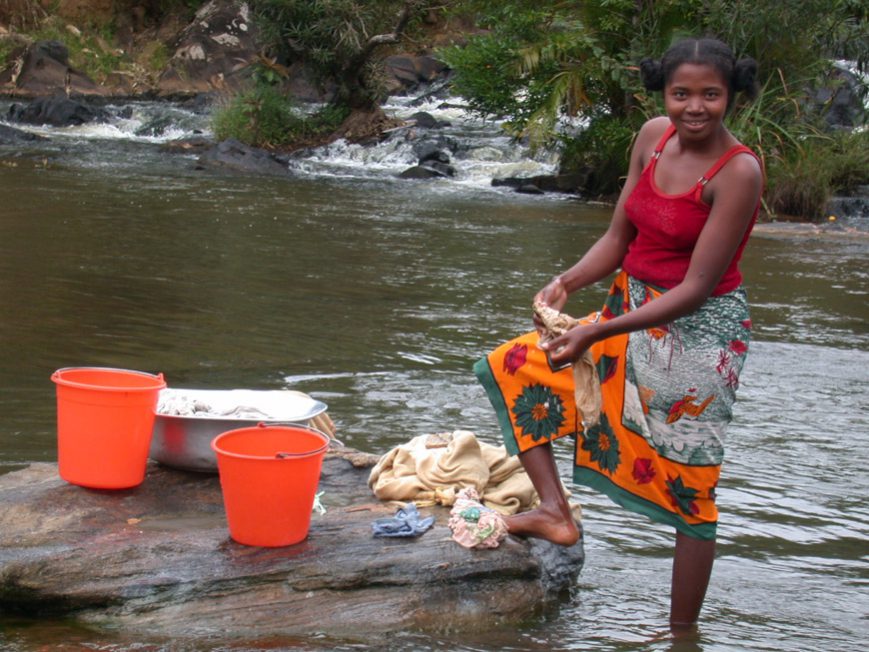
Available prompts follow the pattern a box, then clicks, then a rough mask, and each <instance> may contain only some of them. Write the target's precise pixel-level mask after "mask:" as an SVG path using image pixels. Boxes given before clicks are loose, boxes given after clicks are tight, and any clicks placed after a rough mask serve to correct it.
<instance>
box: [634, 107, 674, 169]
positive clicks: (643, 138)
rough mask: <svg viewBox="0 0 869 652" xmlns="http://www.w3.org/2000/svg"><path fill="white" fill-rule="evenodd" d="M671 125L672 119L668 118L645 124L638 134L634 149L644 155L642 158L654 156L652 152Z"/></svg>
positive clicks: (648, 121) (652, 120) (660, 118)
mask: <svg viewBox="0 0 869 652" xmlns="http://www.w3.org/2000/svg"><path fill="white" fill-rule="evenodd" d="M669 125H670V119H669V118H668V117H667V116H660V117H657V118H651V119H650V120H646V122H645V123H643V126H642V127H640V130H639V131H638V132H637V138H636V140H635V141H634V147H635V148H636V149H637V150H638V151H639V152H641V153H642V158H643V159H647V158H648V157H649V156H651V154H652V150H654V149H655V146H656V145H657V144H658V141H659V140H661V137H662V136H663V135H664V132H665V131H666V130H667V127H668V126H669Z"/></svg>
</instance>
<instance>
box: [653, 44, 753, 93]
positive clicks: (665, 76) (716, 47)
mask: <svg viewBox="0 0 869 652" xmlns="http://www.w3.org/2000/svg"><path fill="white" fill-rule="evenodd" d="M683 63H696V64H702V65H707V66H712V67H713V68H715V69H716V70H717V71H718V72H719V73H720V74H721V76H722V77H723V78H724V80H725V81H726V82H727V88H728V91H729V92H728V95H727V106H728V108H729V107H730V105H732V104H733V100H734V98H735V97H736V94H737V93H739V92H740V91H741V92H743V93H745V94H746V95H748V97H752V98H753V97H754V96H755V95H756V94H757V62H756V61H755V60H754V59H752V58H751V57H746V58H744V59H739V60H737V59H736V57H735V56H734V54H733V50H731V49H730V47H729V46H728V45H727V44H725V43H722V42H721V41H719V40H718V39H714V38H687V39H683V40H681V41H679V42H678V43H675V44H674V45H672V46H670V49H669V50H667V51H666V52H665V53H664V56H663V57H661V59H660V60H655V59H643V60H642V61H640V77H641V78H642V80H643V86H645V87H646V90H650V91H660V90H663V89H664V86H665V85H666V84H667V81H668V80H669V79H670V77H671V76H672V75H673V73H674V72H675V71H676V68H678V67H679V66H681V65H682V64H683Z"/></svg>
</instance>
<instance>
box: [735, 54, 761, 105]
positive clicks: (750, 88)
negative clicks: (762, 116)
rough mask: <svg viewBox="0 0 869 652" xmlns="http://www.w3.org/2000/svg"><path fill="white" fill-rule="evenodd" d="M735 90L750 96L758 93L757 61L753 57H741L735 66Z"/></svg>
mask: <svg viewBox="0 0 869 652" xmlns="http://www.w3.org/2000/svg"><path fill="white" fill-rule="evenodd" d="M733 90H735V91H737V92H739V91H742V92H743V93H745V94H746V95H748V96H749V97H754V96H755V95H757V61H755V60H754V59H752V58H751V57H746V58H744V59H740V60H739V61H737V62H736V64H735V65H734V66H733Z"/></svg>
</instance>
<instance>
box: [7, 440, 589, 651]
mask: <svg viewBox="0 0 869 652" xmlns="http://www.w3.org/2000/svg"><path fill="white" fill-rule="evenodd" d="M376 459H377V458H376V457H375V456H373V455H368V454H365V453H360V452H357V451H344V452H342V453H330V455H329V456H328V457H327V458H326V459H325V460H324V463H323V473H322V477H321V481H320V486H319V489H318V490H319V491H321V492H323V495H322V498H321V501H322V503H323V505H324V506H325V507H326V513H325V514H318V513H317V512H314V514H313V516H312V520H311V528H310V532H309V535H308V538H307V539H306V540H305V541H303V542H302V543H299V544H297V545H294V546H287V547H284V548H256V547H248V546H243V545H240V544H238V543H235V542H234V541H232V539H230V537H229V533H228V530H227V527H226V520H225V516H224V511H223V502H222V496H221V493H220V483H219V479H218V477H217V476H216V475H212V474H197V473H187V472H182V471H178V470H175V469H170V468H166V467H163V466H161V465H158V464H153V463H152V464H151V465H149V467H148V472H147V475H146V478H145V481H144V483H143V484H142V485H140V486H139V487H136V488H135V489H129V490H123V491H98V490H90V489H85V488H81V487H76V486H73V485H70V484H68V483H66V482H64V481H63V480H61V479H60V477H59V476H58V473H57V466H56V465H55V464H45V463H40V464H33V465H31V466H29V467H27V468H25V469H22V470H20V471H15V472H12V473H8V474H6V475H3V476H0V613H5V614H21V615H28V616H37V617H38V616H45V615H50V616H53V617H56V616H58V615H62V616H66V617H68V618H70V619H72V620H74V621H77V622H79V623H82V624H85V625H88V626H93V627H100V628H108V629H111V630H115V631H126V632H128V633H132V634H136V633H143V634H144V633H147V632H154V631H160V632H162V633H163V634H165V635H167V636H172V637H188V636H210V635H220V636H222V637H251V636H261V635H287V636H305V635H311V634H314V633H325V634H327V635H332V636H340V637H349V638H363V637H364V638H366V639H369V640H370V639H371V638H372V637H377V636H384V635H388V634H389V633H390V632H395V631H404V630H408V629H417V630H428V631H443V630H447V629H449V630H450V631H453V632H455V631H461V630H463V629H465V630H470V629H473V630H474V631H480V630H485V629H487V628H492V627H496V626H499V625H502V624H504V623H509V622H516V621H520V620H525V619H527V618H528V617H529V616H531V615H533V614H535V613H540V612H542V611H543V610H544V609H548V608H549V607H551V606H552V605H553V604H557V602H558V600H559V599H561V598H560V596H562V595H563V594H564V591H565V589H568V588H570V586H572V585H573V583H574V581H575V579H576V576H577V575H578V573H579V571H580V569H581V567H582V564H583V560H584V557H583V549H582V543H581V542H580V543H579V544H577V545H576V546H573V547H572V548H561V547H558V546H552V545H551V544H545V543H543V542H529V541H524V540H521V539H518V538H515V537H508V538H507V539H506V540H505V541H504V542H503V543H502V544H501V546H500V547H498V548H496V549H493V550H469V549H466V548H463V547H461V546H460V545H458V544H457V543H455V542H454V541H453V540H452V539H451V538H450V530H449V528H448V526H447V521H448V519H449V511H448V509H447V508H444V507H433V508H421V509H420V512H421V514H422V516H429V515H431V516H434V517H435V525H434V527H433V528H432V529H430V530H428V531H427V532H426V533H425V534H423V535H421V536H419V537H416V538H394V539H383V538H378V537H374V536H373V534H372V527H371V524H372V522H373V521H374V520H375V519H377V518H380V517H383V516H389V515H392V514H393V513H394V512H395V509H396V507H397V505H387V504H383V503H380V502H379V501H377V499H376V498H375V497H374V496H373V495H372V493H371V491H370V490H369V489H368V486H367V478H368V474H369V471H370V467H371V466H372V465H373V464H374V462H375V461H376Z"/></svg>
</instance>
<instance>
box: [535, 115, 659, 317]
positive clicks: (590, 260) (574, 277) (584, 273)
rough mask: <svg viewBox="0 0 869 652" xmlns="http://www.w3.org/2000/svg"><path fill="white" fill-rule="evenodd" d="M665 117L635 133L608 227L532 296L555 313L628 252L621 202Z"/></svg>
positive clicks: (630, 234) (630, 232)
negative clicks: (554, 310)
mask: <svg viewBox="0 0 869 652" xmlns="http://www.w3.org/2000/svg"><path fill="white" fill-rule="evenodd" d="M669 122H670V121H669V119H667V118H654V119H652V120H649V121H648V122H646V123H645V124H644V125H643V127H642V128H641V129H640V131H639V133H638V134H637V139H636V142H635V143H634V147H633V150H632V151H631V161H630V166H629V168H628V176H627V179H626V180H625V185H624V186H623V187H622V190H621V193H620V194H619V200H618V203H617V204H616V207H615V210H614V211H613V217H612V220H611V221H610V225H609V228H608V229H607V230H606V232H605V233H604V234H603V235H602V236H601V237H600V238H599V239H598V240H597V242H595V243H594V244H593V245H592V246H591V247H590V248H589V250H588V251H587V252H586V253H585V254H584V255H583V257H582V258H581V259H580V260H579V262H577V263H576V264H575V265H574V266H573V267H571V268H570V269H568V270H567V271H566V272H563V273H561V274H559V275H558V276H556V277H555V278H553V279H552V281H550V282H549V284H548V285H547V286H546V287H544V288H543V289H542V290H541V291H540V292H538V293H537V295H536V296H535V297H534V300H535V301H542V302H543V303H545V304H546V305H548V306H551V307H552V308H554V309H556V310H561V309H562V308H563V307H564V304H565V302H566V301H567V297H568V295H569V294H571V293H572V292H576V291H577V290H581V289H582V288H584V287H587V286H589V285H591V284H592V283H596V282H597V281H599V280H601V279H603V278H606V277H607V276H609V275H610V274H612V273H613V272H614V271H615V270H617V269H618V268H619V266H621V264H622V260H624V257H625V254H626V253H627V250H628V245H629V244H630V242H631V241H632V240H633V239H634V237H635V236H636V231H635V229H634V226H633V225H632V224H631V222H630V221H629V220H628V218H627V215H625V202H626V201H627V199H628V196H629V195H630V194H631V192H632V191H633V189H634V187H635V186H636V185H637V181H638V180H639V178H640V175H641V174H642V172H643V168H644V167H645V166H646V163H647V162H648V160H649V156H651V153H652V151H653V150H654V147H655V144H656V143H657V142H658V139H660V137H661V135H662V134H663V133H664V130H665V129H666V128H667V125H668V124H669Z"/></svg>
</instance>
